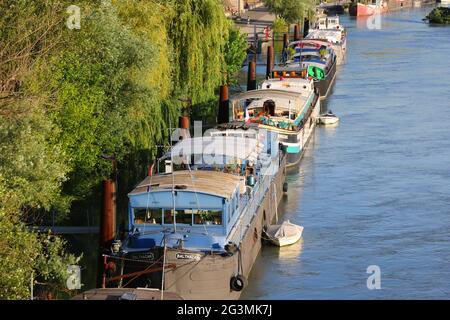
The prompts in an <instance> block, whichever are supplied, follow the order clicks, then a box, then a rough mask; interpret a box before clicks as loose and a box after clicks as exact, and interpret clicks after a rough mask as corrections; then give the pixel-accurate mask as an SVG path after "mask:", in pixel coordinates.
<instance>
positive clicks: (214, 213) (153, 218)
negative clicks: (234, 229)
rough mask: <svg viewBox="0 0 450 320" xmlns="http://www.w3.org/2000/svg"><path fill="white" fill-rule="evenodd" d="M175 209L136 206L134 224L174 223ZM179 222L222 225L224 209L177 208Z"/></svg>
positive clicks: (176, 215)
mask: <svg viewBox="0 0 450 320" xmlns="http://www.w3.org/2000/svg"><path fill="white" fill-rule="evenodd" d="M173 217H174V210H173V209H171V210H164V209H152V208H148V209H146V208H136V209H134V224H154V225H161V224H172V223H173ZM175 217H176V223H177V224H186V225H203V224H207V225H222V210H194V209H186V210H175Z"/></svg>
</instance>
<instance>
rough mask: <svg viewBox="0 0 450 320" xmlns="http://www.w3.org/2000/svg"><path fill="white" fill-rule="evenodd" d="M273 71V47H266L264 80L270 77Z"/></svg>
mask: <svg viewBox="0 0 450 320" xmlns="http://www.w3.org/2000/svg"><path fill="white" fill-rule="evenodd" d="M272 70H273V47H272V46H268V47H267V66H266V79H268V78H270V77H272Z"/></svg>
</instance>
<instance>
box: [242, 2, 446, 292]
mask: <svg viewBox="0 0 450 320" xmlns="http://www.w3.org/2000/svg"><path fill="white" fill-rule="evenodd" d="M430 10H431V7H425V8H421V9H411V10H404V11H400V12H394V13H389V14H385V15H383V16H382V19H381V29H380V30H374V29H368V28H367V24H366V20H367V19H360V18H358V20H356V19H354V18H349V17H348V16H342V17H341V21H342V23H343V24H344V25H345V26H346V27H347V30H348V57H347V58H348V60H347V64H346V65H344V66H343V67H341V68H340V70H339V71H338V75H337V78H336V84H335V86H334V90H333V93H332V95H331V97H329V98H328V101H327V103H326V106H325V107H326V108H328V109H331V110H332V111H333V112H334V113H335V114H337V115H338V116H339V117H340V118H341V121H340V123H339V125H338V126H336V127H334V128H324V127H319V128H318V129H317V130H316V133H315V137H314V139H313V140H312V141H311V143H310V145H309V148H308V151H307V153H306V154H305V157H304V159H303V160H302V163H301V164H300V166H299V168H297V169H295V170H294V171H292V172H291V173H290V175H289V177H288V181H289V192H288V194H287V197H286V199H285V200H284V201H283V203H282V205H281V206H282V210H281V211H282V212H284V216H282V218H283V219H289V220H290V221H291V222H294V223H297V224H301V225H303V226H304V227H305V230H304V233H303V239H302V240H301V241H300V242H299V243H297V244H296V245H294V246H290V247H285V248H281V249H279V248H276V247H264V248H263V249H262V251H261V254H260V256H259V257H258V259H257V261H256V263H255V265H254V267H253V271H252V273H251V275H250V279H249V285H248V287H247V288H246V289H245V291H244V292H243V295H242V298H243V299H382V298H387V299H406V298H412V299H415V298H426V299H429V298H450V58H449V57H450V28H449V27H432V26H429V25H427V24H425V23H423V22H422V20H421V19H422V18H423V17H424V16H425V15H426V14H427V13H428V12H429V11H430ZM371 265H376V266H378V267H379V268H380V271H381V289H374V290H369V289H368V287H367V278H368V277H369V276H370V275H371V274H368V273H367V268H368V267H369V266H371Z"/></svg>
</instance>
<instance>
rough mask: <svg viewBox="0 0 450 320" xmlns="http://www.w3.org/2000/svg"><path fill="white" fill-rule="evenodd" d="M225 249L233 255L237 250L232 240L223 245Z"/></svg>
mask: <svg viewBox="0 0 450 320" xmlns="http://www.w3.org/2000/svg"><path fill="white" fill-rule="evenodd" d="M225 251H226V252H228V253H230V254H231V255H233V254H235V253H236V252H237V251H238V246H237V245H236V244H235V243H233V242H228V243H227V244H226V245H225Z"/></svg>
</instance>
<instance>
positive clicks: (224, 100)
mask: <svg viewBox="0 0 450 320" xmlns="http://www.w3.org/2000/svg"><path fill="white" fill-rule="evenodd" d="M229 109H230V106H229V100H228V86H227V85H223V86H220V100H219V112H218V115H217V123H218V124H222V123H228V122H229V121H230V110H229Z"/></svg>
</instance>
